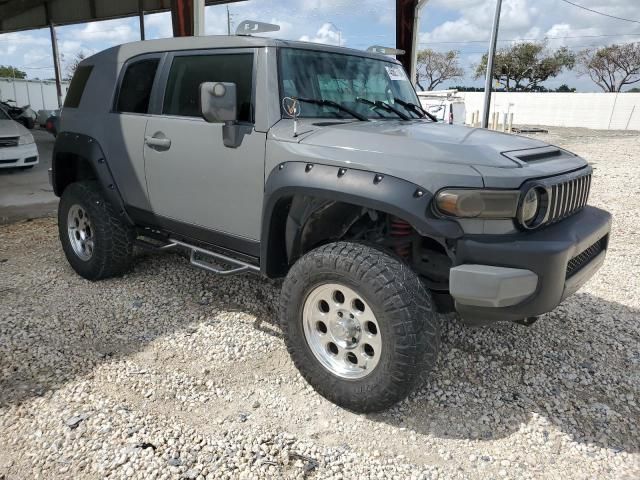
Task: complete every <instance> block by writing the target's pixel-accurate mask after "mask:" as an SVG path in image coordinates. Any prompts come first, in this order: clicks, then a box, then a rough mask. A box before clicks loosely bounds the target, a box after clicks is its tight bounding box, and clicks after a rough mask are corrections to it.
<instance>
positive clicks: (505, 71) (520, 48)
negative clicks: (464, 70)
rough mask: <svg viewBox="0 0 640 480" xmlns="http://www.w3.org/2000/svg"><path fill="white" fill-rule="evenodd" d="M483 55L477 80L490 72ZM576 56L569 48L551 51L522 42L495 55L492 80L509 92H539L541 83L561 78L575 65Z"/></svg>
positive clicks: (538, 45)
mask: <svg viewBox="0 0 640 480" xmlns="http://www.w3.org/2000/svg"><path fill="white" fill-rule="evenodd" d="M487 57H488V54H486V53H485V54H484V55H483V56H482V59H481V60H480V63H479V64H478V65H477V67H476V72H475V78H476V79H478V78H482V77H484V76H485V75H486V73H487ZM575 61H576V58H575V55H574V54H573V53H572V52H571V51H570V50H569V49H567V48H565V47H562V48H559V49H557V50H552V51H551V50H548V49H547V46H546V44H545V43H538V42H522V43H515V44H513V45H512V46H511V47H508V48H503V49H501V50H499V51H498V52H496V58H495V60H494V63H493V78H494V79H495V80H496V81H497V82H498V83H500V84H501V85H502V86H503V87H504V89H505V90H506V91H507V92H509V91H512V90H524V91H536V90H537V91H539V90H540V89H541V88H540V85H539V84H540V83H542V82H544V81H546V80H548V79H549V78H553V77H556V76H558V75H559V74H560V73H561V72H562V71H563V70H564V69H565V68H567V69H569V70H571V69H572V68H573V67H574V65H575Z"/></svg>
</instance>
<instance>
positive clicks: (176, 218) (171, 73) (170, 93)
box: [144, 50, 266, 251]
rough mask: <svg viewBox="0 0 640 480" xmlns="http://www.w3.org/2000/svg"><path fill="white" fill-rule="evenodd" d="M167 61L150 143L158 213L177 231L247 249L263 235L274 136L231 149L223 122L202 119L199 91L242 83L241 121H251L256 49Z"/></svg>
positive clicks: (252, 137) (254, 137)
mask: <svg viewBox="0 0 640 480" xmlns="http://www.w3.org/2000/svg"><path fill="white" fill-rule="evenodd" d="M222 52H224V53H222ZM167 64H168V65H169V67H168V68H169V70H168V72H165V78H166V85H165V88H164V93H163V95H162V97H163V99H162V102H161V103H162V107H161V109H162V111H161V114H160V115H153V116H150V117H149V121H148V122H147V126H146V132H145V142H144V158H145V170H146V177H147V188H148V192H149V199H150V202H151V207H152V209H153V212H154V213H155V214H156V215H157V216H158V217H159V219H160V221H161V222H162V223H163V225H164V226H165V227H167V228H168V229H169V230H172V231H179V230H180V229H183V231H182V232H178V233H184V234H185V235H187V236H189V235H188V233H189V232H190V231H191V232H196V233H195V234H194V235H191V236H193V237H194V238H198V239H200V240H205V241H207V240H209V239H211V243H219V244H221V245H222V246H225V247H228V248H232V249H234V250H238V251H246V249H244V248H242V245H244V244H245V242H249V243H251V242H252V241H253V242H254V243H255V242H256V241H257V240H258V239H259V238H260V221H261V215H262V198H263V190H264V155H265V141H266V134H264V133H259V132H256V131H255V130H253V129H251V132H250V133H249V134H247V135H245V136H244V138H243V140H242V144H241V145H240V146H239V147H238V148H229V147H225V145H224V143H223V138H222V124H217V123H207V122H205V121H204V120H203V119H202V117H201V116H200V110H199V86H200V84H201V83H202V82H211V81H222V82H233V83H235V84H236V85H237V93H238V117H239V122H241V123H246V124H251V123H252V122H253V106H254V98H253V96H254V94H253V92H254V86H253V78H254V75H253V68H254V52H253V51H252V50H234V51H229V50H223V51H221V52H219V51H210V50H209V51H205V52H195V53H194V52H179V53H174V54H171V56H170V57H169V58H168V61H167ZM207 232H208V233H210V234H211V235H210V237H209V238H201V237H202V236H203V233H204V236H207ZM234 238H235V239H237V248H235V247H236V245H234V244H233V243H234ZM217 239H221V241H217ZM230 242H231V243H230Z"/></svg>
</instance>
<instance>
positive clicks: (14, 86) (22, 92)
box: [0, 78, 69, 111]
mask: <svg viewBox="0 0 640 480" xmlns="http://www.w3.org/2000/svg"><path fill="white" fill-rule="evenodd" d="M68 89H69V82H62V101H63V102H64V97H65V96H66V94H67V90H68ZM57 97H58V94H57V93H56V83H55V82H53V81H46V80H13V79H11V78H0V100H15V101H16V102H17V105H18V106H19V107H22V106H23V105H31V108H32V109H34V110H35V111H38V110H41V109H44V110H55V109H56V108H58V99H57Z"/></svg>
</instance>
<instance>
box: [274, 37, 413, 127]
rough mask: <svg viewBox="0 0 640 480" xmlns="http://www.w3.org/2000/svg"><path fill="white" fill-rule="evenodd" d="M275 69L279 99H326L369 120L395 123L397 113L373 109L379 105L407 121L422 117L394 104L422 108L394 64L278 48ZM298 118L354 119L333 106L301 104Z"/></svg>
mask: <svg viewBox="0 0 640 480" xmlns="http://www.w3.org/2000/svg"><path fill="white" fill-rule="evenodd" d="M279 66H280V93H281V95H282V97H283V98H284V97H300V98H306V99H316V100H329V101H333V102H336V103H338V104H340V105H342V106H343V107H347V108H349V109H351V110H352V111H354V112H357V113H358V114H360V115H362V116H363V117H366V118H369V119H384V118H394V119H398V118H399V116H398V114H397V113H394V112H393V111H392V109H386V108H384V106H383V107H382V108H381V107H380V106H375V105H372V104H371V102H374V103H376V102H383V103H385V104H387V105H389V106H391V107H393V108H394V109H396V110H398V111H400V112H401V113H402V114H404V115H406V116H407V117H409V118H417V117H420V115H417V114H416V113H415V112H412V111H411V109H409V108H408V107H403V106H401V105H400V104H399V103H397V102H396V99H398V100H401V101H403V102H405V103H409V104H416V105H420V103H419V101H418V98H417V96H416V93H415V90H414V89H413V86H412V85H411V82H409V79H408V78H407V75H406V74H405V72H404V70H403V68H402V67H401V66H400V65H398V64H396V63H394V62H391V61H389V62H386V61H384V60H377V59H373V58H367V57H359V56H356V55H347V54H343V53H331V52H322V51H316V50H303V49H295V48H282V49H280V56H279ZM362 100H365V101H362ZM367 101H368V102H367ZM300 117H321V118H353V117H352V116H350V115H349V114H348V113H345V112H344V111H340V110H338V109H336V108H334V107H331V106H328V105H319V104H312V103H304V104H301V105H300Z"/></svg>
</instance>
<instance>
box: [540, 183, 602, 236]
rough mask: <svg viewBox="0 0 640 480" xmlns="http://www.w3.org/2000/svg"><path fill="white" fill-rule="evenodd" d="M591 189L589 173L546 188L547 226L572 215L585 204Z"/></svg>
mask: <svg viewBox="0 0 640 480" xmlns="http://www.w3.org/2000/svg"><path fill="white" fill-rule="evenodd" d="M590 189H591V173H588V174H587V175H582V176H581V177H576V178H572V179H571V180H567V181H566V182H562V183H557V184H555V185H551V186H550V187H548V189H547V192H548V193H549V214H548V217H547V219H546V222H545V223H547V224H549V223H554V222H557V221H559V220H562V219H563V218H566V217H568V216H569V215H573V214H574V213H575V212H576V211H578V210H580V209H581V208H582V207H584V206H585V205H586V204H587V200H588V199H589V190H590Z"/></svg>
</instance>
